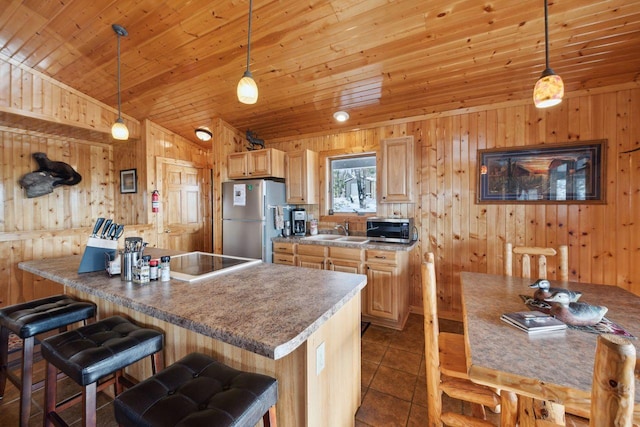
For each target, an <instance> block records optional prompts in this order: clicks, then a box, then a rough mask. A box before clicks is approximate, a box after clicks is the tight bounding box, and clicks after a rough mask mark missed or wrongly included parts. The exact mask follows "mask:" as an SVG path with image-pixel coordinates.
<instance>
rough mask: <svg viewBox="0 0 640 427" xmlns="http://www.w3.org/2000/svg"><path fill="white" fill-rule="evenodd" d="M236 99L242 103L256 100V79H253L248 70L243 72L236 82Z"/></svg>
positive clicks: (253, 102)
mask: <svg viewBox="0 0 640 427" xmlns="http://www.w3.org/2000/svg"><path fill="white" fill-rule="evenodd" d="M238 101H240V102H242V103H243V104H255V103H256V102H258V85H256V81H255V80H253V76H252V75H251V72H250V71H249V70H247V71H245V72H244V75H243V76H242V78H241V79H240V81H239V82H238Z"/></svg>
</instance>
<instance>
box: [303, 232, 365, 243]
mask: <svg viewBox="0 0 640 427" xmlns="http://www.w3.org/2000/svg"><path fill="white" fill-rule="evenodd" d="M304 240H315V241H320V242H322V241H325V242H349V243H358V244H362V243H367V242H368V241H369V238H367V237H365V236H342V235H340V234H318V235H315V236H308V237H305V238H304Z"/></svg>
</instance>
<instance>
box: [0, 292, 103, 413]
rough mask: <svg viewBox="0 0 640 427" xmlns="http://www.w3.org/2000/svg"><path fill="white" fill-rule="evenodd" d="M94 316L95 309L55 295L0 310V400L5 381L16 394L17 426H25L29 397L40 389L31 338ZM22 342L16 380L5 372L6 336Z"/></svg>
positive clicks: (29, 409) (62, 328)
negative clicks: (17, 404)
mask: <svg viewBox="0 0 640 427" xmlns="http://www.w3.org/2000/svg"><path fill="white" fill-rule="evenodd" d="M95 315H96V305H95V304H93V303H91V302H83V301H78V300H76V299H74V298H72V297H70V296H68V295H55V296H51V297H47V298H41V299H37V300H33V301H28V302H25V303H21V304H15V305H11V306H9V307H5V308H3V309H0V399H1V398H2V397H3V396H4V390H5V386H6V383H7V378H8V379H9V380H10V381H11V382H12V383H13V384H14V385H15V386H16V387H17V388H18V389H19V390H20V425H21V426H26V425H27V424H29V415H30V413H31V393H32V392H33V391H35V390H38V389H40V388H41V387H42V385H43V383H44V382H43V381H39V382H37V383H36V384H33V347H34V342H35V336H36V335H38V334H41V333H44V332H48V331H51V330H54V329H58V330H59V331H60V332H64V331H65V330H66V329H67V326H68V325H70V324H72V323H76V322H80V321H82V322H84V324H85V325H86V323H87V319H91V318H93V317H95ZM10 332H13V333H14V334H16V335H17V336H18V337H19V338H20V339H22V370H21V375H20V377H18V376H16V375H15V374H14V373H13V372H10V371H9V366H8V365H9V333H10Z"/></svg>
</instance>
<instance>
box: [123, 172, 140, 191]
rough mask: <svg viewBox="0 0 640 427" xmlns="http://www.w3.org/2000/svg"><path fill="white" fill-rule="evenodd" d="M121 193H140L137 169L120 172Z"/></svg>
mask: <svg viewBox="0 0 640 427" xmlns="http://www.w3.org/2000/svg"><path fill="white" fill-rule="evenodd" d="M120 192H121V193H137V192H138V177H137V176H136V170H135V169H125V170H121V171H120Z"/></svg>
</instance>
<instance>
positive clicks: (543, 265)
mask: <svg viewBox="0 0 640 427" xmlns="http://www.w3.org/2000/svg"><path fill="white" fill-rule="evenodd" d="M513 254H516V255H519V256H520V258H521V265H522V270H521V276H522V277H527V278H529V277H531V274H532V273H531V259H532V258H537V261H538V262H537V264H538V272H537V275H536V279H546V278H547V257H550V256H556V255H558V254H559V256H558V272H557V275H556V276H557V278H558V279H559V280H562V281H565V282H566V281H568V280H569V247H568V246H566V245H562V246H559V247H558V250H557V251H556V250H555V249H553V248H543V247H537V246H515V247H514V246H513V245H512V244H511V243H505V244H504V274H505V275H507V276H513Z"/></svg>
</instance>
